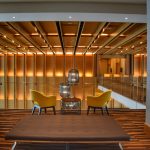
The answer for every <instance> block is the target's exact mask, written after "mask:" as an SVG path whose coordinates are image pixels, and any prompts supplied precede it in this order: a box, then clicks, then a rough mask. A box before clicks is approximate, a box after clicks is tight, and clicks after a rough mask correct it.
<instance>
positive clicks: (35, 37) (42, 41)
mask: <svg viewBox="0 0 150 150" xmlns="http://www.w3.org/2000/svg"><path fill="white" fill-rule="evenodd" d="M31 37H32V39H33V40H34V41H35V42H36V43H37V44H38V45H39V46H42V45H47V44H46V43H45V40H44V39H42V38H41V37H40V36H39V35H37V36H35V35H34V36H31Z"/></svg>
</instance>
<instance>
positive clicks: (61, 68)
mask: <svg viewBox="0 0 150 150" xmlns="http://www.w3.org/2000/svg"><path fill="white" fill-rule="evenodd" d="M4 56H5V57H4ZM93 58H94V57H91V56H87V57H86V59H85V57H84V55H76V57H75V61H74V58H73V56H71V55H66V62H64V60H65V59H64V56H63V55H48V54H47V55H43V54H41V55H40V54H15V55H14V54H11V55H2V56H0V76H1V78H0V81H3V83H4V87H3V86H1V85H0V95H1V96H0V97H1V98H0V101H1V100H2V98H3V99H5V101H3V105H1V108H2V107H3V108H19V109H24V108H32V101H31V93H30V90H31V89H35V90H39V91H41V92H43V93H45V94H46V95H56V96H57V100H60V99H61V97H60V94H59V85H60V83H62V82H64V81H65V80H64V79H65V78H64V74H65V73H66V76H68V71H69V70H70V69H71V68H73V66H74V64H73V63H74V62H75V63H76V64H75V68H77V69H78V70H79V75H80V80H79V84H77V85H75V86H74V96H76V97H79V98H81V99H84V98H86V97H85V95H86V96H87V95H89V93H91V94H92V93H93V89H94V86H93V85H94V81H95V80H93V79H92V77H87V79H85V75H84V72H87V73H89V72H90V74H91V75H92V74H93V70H94V69H93V67H94V60H93ZM88 59H90V60H88ZM89 63H90V64H89ZM4 66H6V67H4ZM85 66H86V69H84V67H85ZM5 80H6V81H7V82H5ZM66 80H67V77H66ZM85 92H86V94H85ZM1 103H2V102H1ZM58 108H60V107H58Z"/></svg>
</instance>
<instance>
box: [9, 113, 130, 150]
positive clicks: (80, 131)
mask: <svg viewBox="0 0 150 150" xmlns="http://www.w3.org/2000/svg"><path fill="white" fill-rule="evenodd" d="M6 139H9V140H14V141H15V145H14V146H13V148H12V149H15V146H16V144H17V142H19V141H21V142H26V141H28V142H29V141H32V142H33V141H34V142H38V141H39V142H46V143H49V142H57V143H62V142H63V143H66V150H68V149H69V143H84V142H88V143H92V142H96V143H99V142H101V143H105V142H108V143H114V142H115V143H118V144H119V146H120V141H126V140H129V139H130V138H129V136H128V135H127V134H126V133H125V132H124V131H123V129H122V128H121V127H120V125H119V124H118V123H117V122H116V121H115V120H114V119H113V118H111V117H110V116H87V115H56V116H49V115H41V116H35V115H34V116H27V117H25V118H24V119H22V120H21V121H20V122H19V123H18V124H17V125H16V126H15V127H14V128H13V129H12V130H11V131H10V132H9V133H8V134H7V135H6Z"/></svg>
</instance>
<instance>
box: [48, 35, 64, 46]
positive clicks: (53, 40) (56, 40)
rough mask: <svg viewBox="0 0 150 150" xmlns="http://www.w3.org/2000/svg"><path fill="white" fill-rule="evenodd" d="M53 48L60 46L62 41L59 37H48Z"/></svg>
mask: <svg viewBox="0 0 150 150" xmlns="http://www.w3.org/2000/svg"><path fill="white" fill-rule="evenodd" d="M47 38H48V40H49V43H50V45H51V46H60V45H61V44H60V39H59V37H58V36H47Z"/></svg>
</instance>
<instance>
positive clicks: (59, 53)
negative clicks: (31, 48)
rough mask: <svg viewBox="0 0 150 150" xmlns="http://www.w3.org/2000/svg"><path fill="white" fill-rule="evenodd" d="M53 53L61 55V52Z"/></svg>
mask: <svg viewBox="0 0 150 150" xmlns="http://www.w3.org/2000/svg"><path fill="white" fill-rule="evenodd" d="M55 54H56V55H62V54H63V52H56V53H55Z"/></svg>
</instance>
